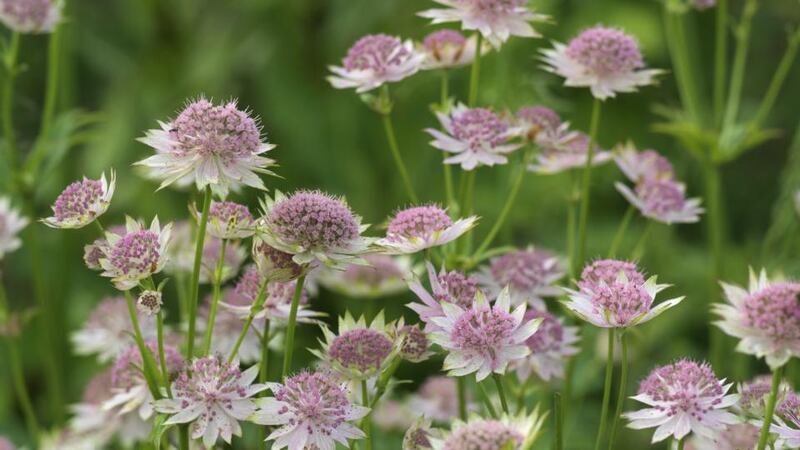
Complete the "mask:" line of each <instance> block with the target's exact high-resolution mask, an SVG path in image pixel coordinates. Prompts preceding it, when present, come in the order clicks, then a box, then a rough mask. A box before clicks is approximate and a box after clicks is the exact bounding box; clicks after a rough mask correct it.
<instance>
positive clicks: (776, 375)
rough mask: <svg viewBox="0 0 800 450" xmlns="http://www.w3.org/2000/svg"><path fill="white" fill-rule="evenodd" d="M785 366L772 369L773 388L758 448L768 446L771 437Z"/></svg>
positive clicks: (759, 449) (770, 392) (761, 448)
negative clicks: (770, 431) (773, 416)
mask: <svg viewBox="0 0 800 450" xmlns="http://www.w3.org/2000/svg"><path fill="white" fill-rule="evenodd" d="M782 372H783V366H781V367H778V368H776V369H774V370H773V371H772V389H770V391H769V399H767V409H766V411H765V412H764V424H763V425H762V426H761V434H760V435H759V437H758V450H764V448H766V446H767V440H768V439H769V429H770V426H771V425H772V415H773V414H774V413H775V404H776V403H777V401H778V390H779V389H780V385H781V373H782Z"/></svg>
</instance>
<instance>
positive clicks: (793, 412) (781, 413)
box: [757, 392, 800, 449]
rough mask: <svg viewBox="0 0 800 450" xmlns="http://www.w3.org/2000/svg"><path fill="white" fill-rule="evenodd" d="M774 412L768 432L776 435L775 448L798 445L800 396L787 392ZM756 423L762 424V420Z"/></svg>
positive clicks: (799, 442) (795, 446)
mask: <svg viewBox="0 0 800 450" xmlns="http://www.w3.org/2000/svg"><path fill="white" fill-rule="evenodd" d="M775 414H776V415H775V416H774V422H773V423H772V424H771V425H770V432H772V433H776V434H777V435H778V437H777V439H776V441H775V448H776V449H783V448H798V447H800V396H798V395H797V394H795V393H793V392H792V393H789V395H787V396H786V398H785V399H784V400H783V401H781V402H780V403H779V404H778V408H777V410H776V411H775ZM757 425H758V426H759V427H761V426H763V420H761V421H757Z"/></svg>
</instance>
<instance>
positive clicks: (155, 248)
mask: <svg viewBox="0 0 800 450" xmlns="http://www.w3.org/2000/svg"><path fill="white" fill-rule="evenodd" d="M171 230H172V224H167V225H166V226H165V227H164V228H163V229H162V228H161V225H160V224H159V222H158V217H156V218H154V219H153V222H152V223H151V224H150V228H149V229H148V228H145V227H144V224H142V223H141V222H137V221H136V220H133V219H132V218H130V217H128V218H127V220H126V223H125V234H122V235H118V234H116V233H112V232H106V241H107V242H108V247H107V248H105V249H104V251H105V256H104V257H103V258H100V266H101V267H102V268H103V273H101V274H100V275H102V276H104V277H109V278H111V282H112V283H114V286H115V287H116V288H117V289H119V290H122V291H127V290H129V289H131V288H133V287H135V286H136V285H138V284H139V281H141V280H143V279H145V278H148V277H150V276H151V275H153V274H156V273H158V272H160V271H161V270H162V269H163V268H164V265H165V264H166V262H167V244H168V243H169V237H170V231H171Z"/></svg>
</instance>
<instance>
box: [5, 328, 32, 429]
mask: <svg viewBox="0 0 800 450" xmlns="http://www.w3.org/2000/svg"><path fill="white" fill-rule="evenodd" d="M6 342H7V344H8V359H9V365H10V366H11V376H12V377H13V379H14V390H15V391H16V393H17V400H19V404H20V407H21V408H22V413H23V415H24V416H25V425H26V426H27V427H28V433H30V435H31V437H32V438H33V439H34V441H35V442H38V440H39V422H38V421H37V420H36V414H35V413H34V412H33V404H32V403H31V397H30V394H29V393H28V387H27V386H26V385H25V373H24V371H23V370H22V359H21V358H20V356H19V349H17V345H16V344H17V343H16V342H15V341H14V339H12V338H11V337H10V336H9V337H7V339H6Z"/></svg>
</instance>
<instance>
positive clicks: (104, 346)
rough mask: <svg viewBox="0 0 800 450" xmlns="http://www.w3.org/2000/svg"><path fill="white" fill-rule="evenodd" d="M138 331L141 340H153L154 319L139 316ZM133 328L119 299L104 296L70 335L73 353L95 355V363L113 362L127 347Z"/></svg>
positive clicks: (143, 315) (123, 303)
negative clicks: (96, 360) (139, 331)
mask: <svg viewBox="0 0 800 450" xmlns="http://www.w3.org/2000/svg"><path fill="white" fill-rule="evenodd" d="M138 320H139V328H140V329H141V332H142V337H144V339H151V338H155V337H156V325H155V317H151V316H148V315H147V314H143V313H139V314H138ZM132 333H133V326H132V325H131V318H130V314H129V312H128V307H127V305H126V302H125V299H124V298H123V297H108V298H105V299H103V300H101V301H100V303H98V304H97V306H96V307H95V308H94V310H93V311H92V312H91V314H90V315H89V318H88V319H86V321H85V322H84V323H83V326H82V327H81V328H80V329H79V330H77V331H75V332H73V333H72V335H71V336H70V340H71V341H72V345H73V348H74V350H75V353H76V354H78V355H97V359H98V361H99V362H101V363H104V362H108V361H111V360H114V359H115V358H116V357H117V356H118V355H120V354H121V353H122V352H123V351H125V350H126V349H128V348H129V347H130V345H131V334H132Z"/></svg>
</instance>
